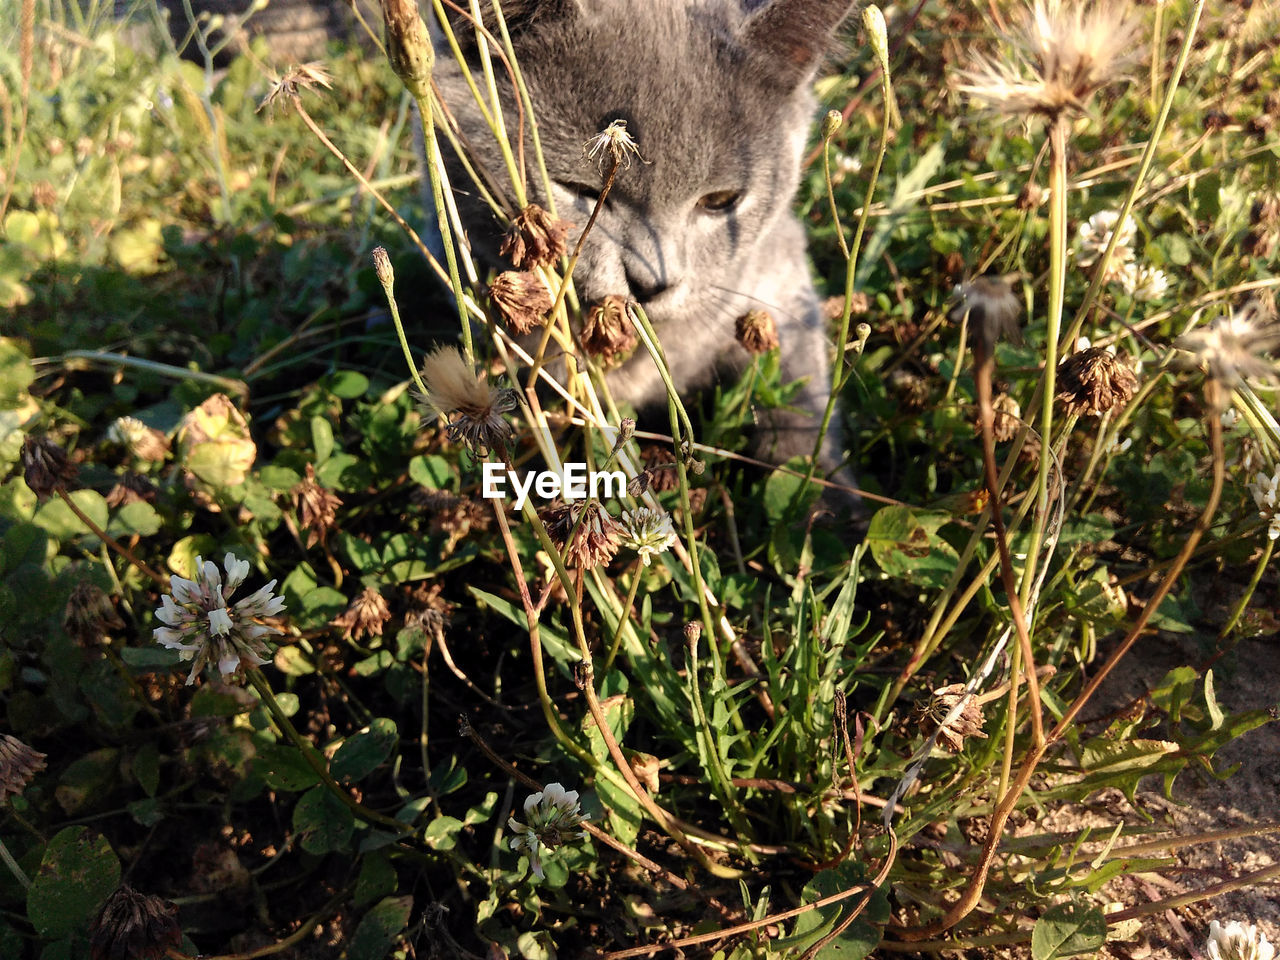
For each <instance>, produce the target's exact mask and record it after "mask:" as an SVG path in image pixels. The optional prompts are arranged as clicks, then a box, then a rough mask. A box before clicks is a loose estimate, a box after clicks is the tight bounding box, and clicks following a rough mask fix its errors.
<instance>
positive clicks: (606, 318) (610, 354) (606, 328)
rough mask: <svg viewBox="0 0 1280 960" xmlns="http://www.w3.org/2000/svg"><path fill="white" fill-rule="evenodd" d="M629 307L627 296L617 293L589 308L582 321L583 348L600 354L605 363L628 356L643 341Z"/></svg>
mask: <svg viewBox="0 0 1280 960" xmlns="http://www.w3.org/2000/svg"><path fill="white" fill-rule="evenodd" d="M628 307H629V305H628V302H627V298H626V297H620V296H618V295H616V294H614V295H611V296H608V297H605V298H604V299H603V300H601V301H600V303H598V304H596V306H594V307H592V308H591V309H590V310H589V311H587V319H586V320H585V321H584V322H583V325H582V349H583V350H585V351H587V353H588V354H590V355H591V356H593V357H599V358H600V360H601V362H602V363H604V364H605V366H612V365H613V364H614V363H615V362H619V361H621V360H625V359H626V358H627V356H629V355H630V354H631V351H633V350H634V349H635V348H636V344H637V343H638V342H639V339H638V338H637V337H636V328H635V326H634V325H633V324H632V322H631V316H630V310H629V309H628Z"/></svg>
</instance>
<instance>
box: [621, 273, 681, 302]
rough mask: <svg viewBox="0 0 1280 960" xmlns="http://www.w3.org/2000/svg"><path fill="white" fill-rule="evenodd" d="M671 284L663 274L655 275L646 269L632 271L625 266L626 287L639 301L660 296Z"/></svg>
mask: <svg viewBox="0 0 1280 960" xmlns="http://www.w3.org/2000/svg"><path fill="white" fill-rule="evenodd" d="M672 286H674V283H673V282H672V281H671V280H669V279H667V277H665V276H655V275H654V274H653V273H650V272H649V271H647V270H644V271H633V270H631V269H630V268H627V288H628V289H629V290H630V291H631V295H632V296H633V297H635V298H636V299H637V300H639V301H640V302H641V303H644V302H645V301H647V300H653V299H655V298H657V297H659V296H661V295H662V294H664V293H666V292H667V291H668V290H670V289H671V288H672Z"/></svg>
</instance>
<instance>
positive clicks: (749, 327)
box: [733, 310, 778, 354]
mask: <svg viewBox="0 0 1280 960" xmlns="http://www.w3.org/2000/svg"><path fill="white" fill-rule="evenodd" d="M733 334H734V337H735V338H736V339H737V341H738V343H739V344H741V345H742V348H743V349H744V350H746V351H747V353H757V354H759V353H768V352H769V351H770V350H776V349H777V348H778V325H777V324H776V323H774V321H773V315H772V314H771V313H769V312H768V311H767V310H748V311H747V312H746V313H744V314H743V315H742V316H740V317H739V318H738V319H737V321H736V322H735V323H734V326H733Z"/></svg>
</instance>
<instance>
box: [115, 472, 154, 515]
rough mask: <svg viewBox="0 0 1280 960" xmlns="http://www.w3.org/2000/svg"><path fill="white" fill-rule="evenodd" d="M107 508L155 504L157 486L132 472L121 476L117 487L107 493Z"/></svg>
mask: <svg viewBox="0 0 1280 960" xmlns="http://www.w3.org/2000/svg"><path fill="white" fill-rule="evenodd" d="M106 500H107V506H109V507H122V506H124V505H125V504H127V503H155V500H156V486H155V484H154V483H152V482H151V481H150V480H148V479H147V478H146V477H144V476H143V475H142V474H140V473H134V472H133V471H132V470H130V471H127V472H125V473H123V474H121V475H120V479H119V480H118V481H117V482H116V485H115V486H114V487H112V488H111V489H110V490H108V491H107V497H106Z"/></svg>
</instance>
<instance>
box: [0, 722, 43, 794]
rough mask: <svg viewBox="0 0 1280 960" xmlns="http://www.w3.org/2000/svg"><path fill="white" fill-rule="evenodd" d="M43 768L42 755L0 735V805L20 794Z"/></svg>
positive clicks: (12, 738)
mask: <svg viewBox="0 0 1280 960" xmlns="http://www.w3.org/2000/svg"><path fill="white" fill-rule="evenodd" d="M44 766H45V764H44V754H43V753H41V752H40V751H38V750H32V749H31V748H30V747H28V746H27V745H26V744H25V743H23V742H22V741H21V740H19V739H18V738H17V737H11V736H9V734H7V733H0V803H4V802H5V801H6V800H8V799H9V798H10V797H16V796H18V795H19V794H21V793H22V791H23V790H24V789H26V786H27V784H28V783H30V782H31V778H32V777H34V776H35V775H36V774H37V773H39V772H40V771H41V770H43V769H44Z"/></svg>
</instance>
